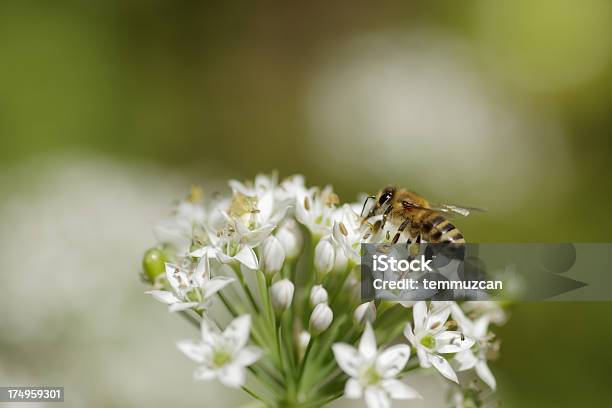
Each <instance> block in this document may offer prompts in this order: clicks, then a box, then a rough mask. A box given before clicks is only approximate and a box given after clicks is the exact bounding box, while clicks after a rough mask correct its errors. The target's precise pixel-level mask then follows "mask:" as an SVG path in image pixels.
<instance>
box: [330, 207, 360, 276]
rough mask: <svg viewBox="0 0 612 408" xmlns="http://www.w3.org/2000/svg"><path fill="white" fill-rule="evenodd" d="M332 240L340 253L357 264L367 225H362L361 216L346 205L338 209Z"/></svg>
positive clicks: (335, 213) (335, 214) (335, 215)
mask: <svg viewBox="0 0 612 408" xmlns="http://www.w3.org/2000/svg"><path fill="white" fill-rule="evenodd" d="M333 217H334V224H333V227H332V234H331V239H332V242H333V244H334V246H335V248H336V250H337V252H336V253H338V252H343V254H344V256H345V257H346V258H347V259H348V260H350V261H352V262H353V263H355V264H359V262H360V254H359V249H360V248H359V247H360V245H361V243H362V241H363V236H364V233H365V232H366V230H367V225H365V224H364V225H362V224H361V219H360V217H359V215H358V214H357V213H356V212H355V211H353V208H352V207H351V206H350V205H348V204H345V205H343V206H342V207H340V208H338V209H337V210H336V211H335V212H334V214H333Z"/></svg>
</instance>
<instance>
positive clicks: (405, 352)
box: [376, 344, 410, 378]
mask: <svg viewBox="0 0 612 408" xmlns="http://www.w3.org/2000/svg"><path fill="white" fill-rule="evenodd" d="M409 358H410V347H409V346H407V345H406V344H397V345H395V346H391V347H389V348H388V349H386V350H385V351H383V352H382V353H381V354H380V355H379V356H378V358H377V359H376V370H377V371H378V372H379V373H380V375H382V376H383V378H391V377H395V376H396V375H398V374H399V373H400V371H402V369H403V368H404V367H405V366H406V363H407V362H408V359H409Z"/></svg>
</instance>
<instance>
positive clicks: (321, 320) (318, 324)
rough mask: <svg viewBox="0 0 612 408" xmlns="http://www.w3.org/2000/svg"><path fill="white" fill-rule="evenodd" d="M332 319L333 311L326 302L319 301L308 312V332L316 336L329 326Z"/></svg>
mask: <svg viewBox="0 0 612 408" xmlns="http://www.w3.org/2000/svg"><path fill="white" fill-rule="evenodd" d="M333 320H334V312H332V310H331V308H330V307H329V306H328V305H327V303H319V304H318V305H316V306H315V308H314V310H313V311H312V313H311V314H310V322H309V328H310V332H311V333H312V335H313V336H318V335H319V334H321V333H323V332H324V331H325V330H327V329H328V328H329V325H330V324H331V323H332V321H333Z"/></svg>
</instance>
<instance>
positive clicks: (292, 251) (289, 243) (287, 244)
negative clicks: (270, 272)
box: [276, 219, 304, 259]
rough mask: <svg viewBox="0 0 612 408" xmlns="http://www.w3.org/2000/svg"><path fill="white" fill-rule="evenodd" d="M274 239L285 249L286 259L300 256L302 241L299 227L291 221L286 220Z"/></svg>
mask: <svg viewBox="0 0 612 408" xmlns="http://www.w3.org/2000/svg"><path fill="white" fill-rule="evenodd" d="M276 238H278V240H279V241H280V243H281V245H282V246H283V248H284V249H285V256H286V257H287V259H295V258H296V257H297V256H298V255H299V254H300V250H301V249H302V244H303V241H304V239H303V237H302V231H301V230H300V226H299V225H298V224H297V222H295V221H294V220H293V219H288V220H286V221H284V222H283V223H282V224H281V225H280V227H279V228H278V231H277V232H276Z"/></svg>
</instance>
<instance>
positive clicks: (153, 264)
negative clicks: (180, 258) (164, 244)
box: [142, 248, 167, 283]
mask: <svg viewBox="0 0 612 408" xmlns="http://www.w3.org/2000/svg"><path fill="white" fill-rule="evenodd" d="M166 261H167V258H166V254H165V253H164V251H163V250H161V249H159V248H150V249H148V250H147V251H146V252H145V254H144V256H143V258H142V269H143V271H144V275H145V277H146V279H147V281H148V282H149V283H155V280H156V279H157V277H158V276H160V275H162V274H164V273H165V272H166Z"/></svg>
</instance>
